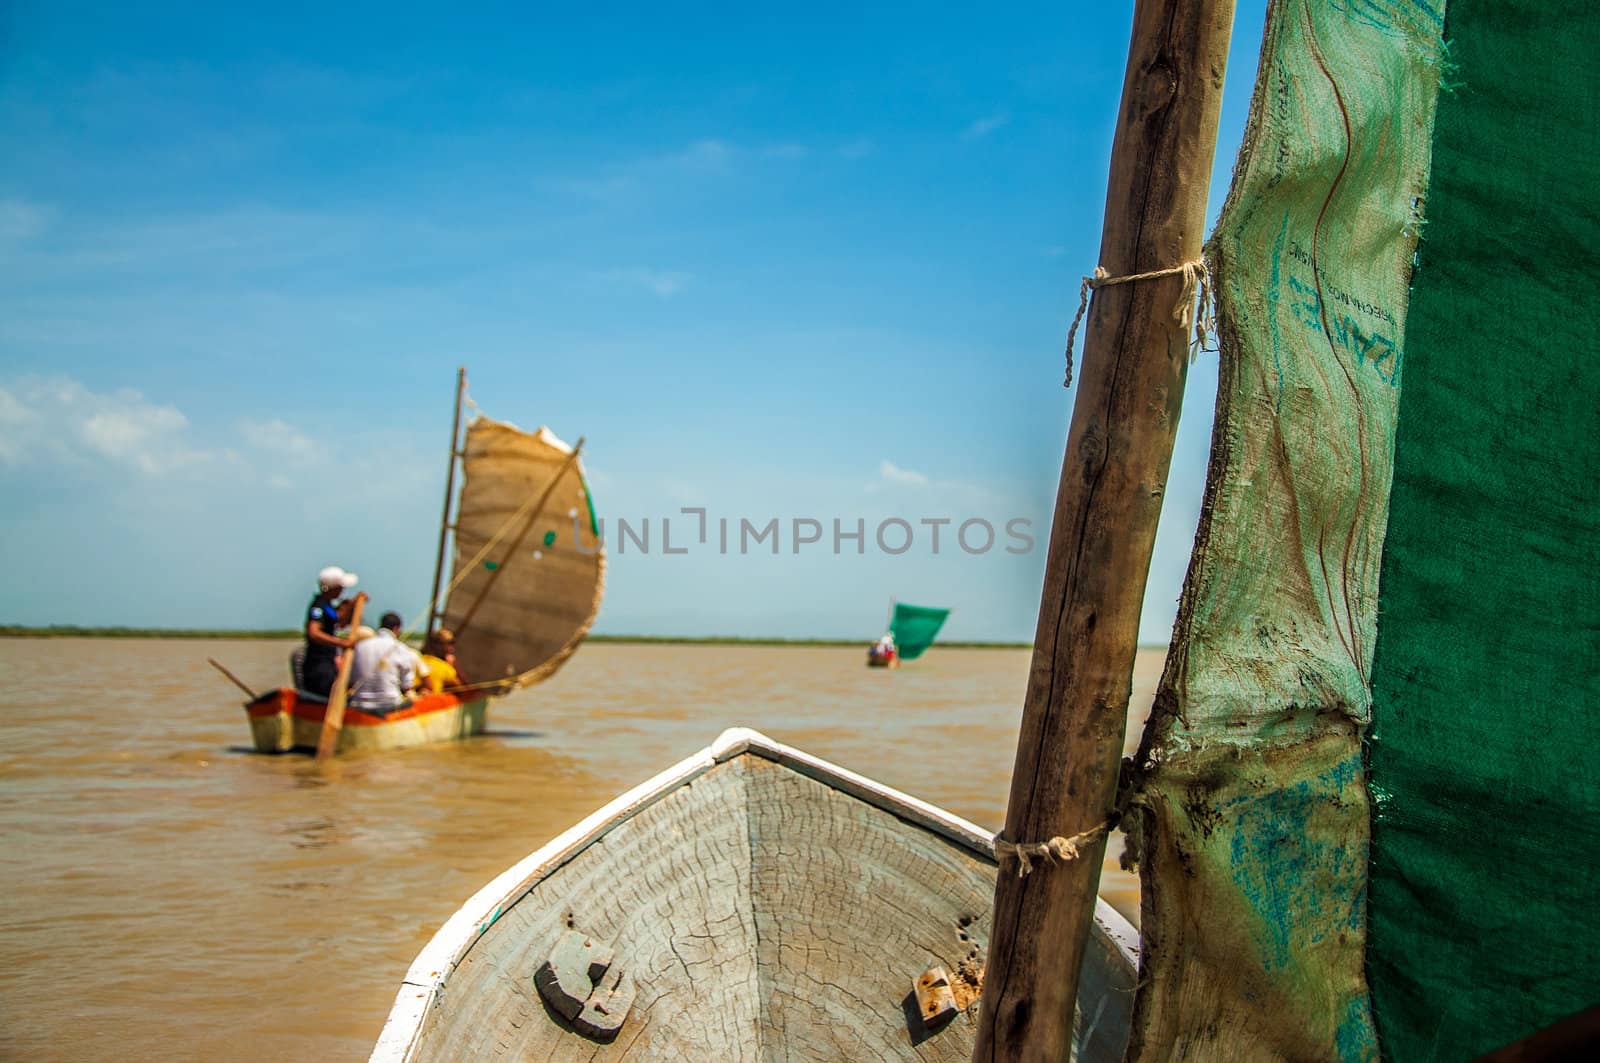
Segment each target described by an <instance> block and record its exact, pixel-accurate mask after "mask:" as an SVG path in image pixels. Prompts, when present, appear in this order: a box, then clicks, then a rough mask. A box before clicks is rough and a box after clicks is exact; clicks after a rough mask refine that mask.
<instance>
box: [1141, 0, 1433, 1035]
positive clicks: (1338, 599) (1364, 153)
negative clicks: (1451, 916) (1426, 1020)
mask: <svg viewBox="0 0 1600 1063" xmlns="http://www.w3.org/2000/svg"><path fill="white" fill-rule="evenodd" d="M1441 29H1442V27H1441V23H1440V19H1439V15H1438V7H1437V5H1425V4H1420V3H1404V2H1396V3H1365V2H1362V3H1348V2H1344V0H1274V3H1272V5H1271V7H1270V8H1269V11H1268V15H1267V25H1266V34H1265V39H1264V41H1263V45H1262V52H1261V65H1260V68H1259V71H1258V73H1257V78H1256V85H1255V92H1254V97H1253V99H1252V101H1251V109H1250V120H1249V125H1248V127H1247V129H1246V133H1245V141H1244V144H1243V147H1242V148H1241V151H1240V155H1239V161H1238V164H1237V166H1236V167H1235V170H1234V180H1233V187H1232V189H1231V190H1230V191H1229V194H1228V200H1227V203H1226V205H1225V206H1224V208H1223V211H1222V216H1221V218H1220V219H1219V220H1218V222H1217V227H1216V231H1215V232H1214V234H1213V235H1212V238H1211V240H1210V242H1209V244H1208V247H1207V250H1208V254H1209V257H1210V259H1211V269H1212V276H1213V279H1214V280H1215V282H1216V291H1217V316H1218V322H1219V325H1220V326H1221V333H1222V344H1221V348H1222V349H1221V353H1220V359H1221V369H1220V380H1219V391H1218V396H1217V415H1216V422H1215V425H1216V426H1215V429H1214V435H1213V440H1212V454H1211V467H1210V470H1209V472H1208V476H1207V484H1206V498H1205V508H1204V511H1203V513H1202V516H1201V522H1200V528H1199V532H1198V535H1197V538H1196V543H1195V551H1194V555H1193V558H1192V560H1191V562H1190V568H1189V573H1188V577H1187V580H1186V582H1185V585H1184V594H1183V600H1182V603H1181V605H1180V606H1179V613H1178V620H1177V624H1176V626H1175V627H1174V630H1173V642H1172V648H1171V651H1170V652H1169V654H1168V657H1167V665H1166V671H1165V674H1164V675H1163V677H1162V681H1161V687H1160V690H1159V692H1158V694H1157V697H1156V702H1155V705H1154V708H1153V710H1152V712H1151V716H1150V720H1149V724H1148V725H1147V728H1146V730H1145V733H1144V737H1143V741H1142V744H1141V747H1140V750H1139V756H1138V758H1137V760H1136V762H1135V764H1134V766H1133V771H1132V772H1131V780H1132V783H1133V786H1132V788H1131V792H1130V793H1129V794H1128V812H1127V814H1126V815H1125V816H1124V818H1123V821H1122V822H1123V825H1124V829H1125V830H1126V831H1127V833H1128V838H1129V843H1130V853H1131V855H1132V856H1133V857H1134V858H1135V859H1137V860H1138V862H1139V864H1140V871H1141V875H1142V884H1143V896H1142V900H1141V903H1142V913H1143V918H1142V924H1141V927H1140V931H1141V936H1142V941H1143V951H1142V955H1141V969H1140V988H1139V993H1138V996H1137V999H1136V1003H1135V1030H1134V1033H1133V1041H1132V1044H1131V1046H1130V1049H1129V1058H1130V1060H1133V1061H1134V1063H1158V1061H1159V1063H1167V1061H1170V1060H1176V1059H1182V1060H1186V1061H1190V1063H1194V1061H1200V1060H1207V1061H1210V1060H1215V1061H1219V1063H1220V1061H1227V1063H1237V1061H1241V1060H1296V1061H1302V1063H1303V1061H1313V1060H1325V1061H1333V1060H1338V1061H1341V1063H1358V1061H1367V1060H1373V1059H1375V1058H1376V1057H1377V1054H1378V1042H1377V1037H1376V1033H1375V1028H1374V1023H1373V1018H1372V1013H1371V1009H1370V1007H1369V1003H1368V993H1367V985H1366V981H1365V975H1364V970H1365V964H1364V960H1365V953H1364V946H1365V930H1366V914H1367V913H1366V881H1367V841H1368V823H1369V818H1368V807H1367V806H1368V802H1367V787H1366V779H1365V776H1364V773H1363V770H1362V769H1363V764H1362V746H1361V733H1362V730H1363V728H1365V726H1366V724H1367V721H1368V712H1369V707H1370V692H1369V687H1368V683H1369V680H1370V675H1371V663H1372V653H1373V647H1374V645H1375V643H1376V630H1377V627H1378V624H1379V616H1378V579H1379V566H1380V560H1381V557H1382V547H1383V535H1384V528H1385V525H1386V519H1387V499H1388V490H1389V482H1390V474H1391V470H1392V467H1393V466H1392V455H1393V439H1394V426H1395V418H1396V415H1397V409H1398V399H1399V394H1398V387H1399V378H1400V371H1401V366H1402V364H1403V359H1404V352H1403V351H1402V348H1401V342H1402V339H1403V336H1404V331H1403V330H1404V327H1405V319H1406V297H1407V292H1408V283H1409V279H1410V272H1411V263H1412V258H1413V255H1414V253H1415V248H1416V240H1417V236H1416V234H1417V229H1418V218H1417V208H1418V204H1419V203H1420V202H1421V200H1422V198H1423V197H1424V195H1425V193H1426V190H1427V181H1428V149H1429V145H1430V143H1431V140H1432V128H1431V122H1432V116H1433V105H1434V100H1435V99H1436V98H1437V96H1438V90H1439V71H1440V69H1441V64H1440V62H1439V60H1440V54H1441V38H1440V33H1441Z"/></svg>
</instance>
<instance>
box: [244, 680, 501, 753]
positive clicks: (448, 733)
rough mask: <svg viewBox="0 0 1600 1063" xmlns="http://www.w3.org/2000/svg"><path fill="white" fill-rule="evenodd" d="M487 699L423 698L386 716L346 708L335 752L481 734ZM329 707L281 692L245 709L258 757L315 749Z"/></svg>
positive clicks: (477, 696) (457, 696)
mask: <svg viewBox="0 0 1600 1063" xmlns="http://www.w3.org/2000/svg"><path fill="white" fill-rule="evenodd" d="M488 709H489V698H488V697H487V696H485V695H482V694H467V695H465V696H463V695H461V694H454V693H449V692H446V693H443V694H428V695H426V696H424V697H420V698H418V699H417V700H416V701H414V702H412V703H411V705H409V706H408V707H406V708H404V709H398V710H396V711H394V712H391V713H389V714H388V715H386V716H377V715H374V714H372V713H368V712H362V711H361V710H360V709H354V708H347V709H345V713H344V727H343V728H342V729H341V730H340V732H339V746H338V752H340V753H353V752H370V751H377V750H384V749H405V748H407V747H409V746H420V745H427V744H429V743H432V742H450V741H454V740H455V739H458V738H466V737H467V736H468V735H475V734H481V733H483V729H484V727H485V725H486V722H487V716H488ZM327 711H328V704H327V702H325V701H322V700H321V699H318V698H313V697H310V696H309V695H305V694H301V693H300V692H298V691H295V690H291V689H290V688H288V687H280V688H279V689H277V690H274V691H272V692H270V693H267V694H263V695H261V696H260V697H258V698H256V700H254V701H252V702H250V703H249V704H247V705H246V706H245V713H246V714H247V715H248V716H249V719H250V736H251V738H253V739H254V740H255V746H256V750H257V751H258V752H261V753H287V752H289V751H290V750H292V749H310V750H314V749H316V748H317V739H318V738H319V737H320V736H321V734H322V719H323V717H324V716H325V715H326V714H327Z"/></svg>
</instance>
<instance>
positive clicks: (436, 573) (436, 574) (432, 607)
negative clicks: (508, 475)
mask: <svg viewBox="0 0 1600 1063" xmlns="http://www.w3.org/2000/svg"><path fill="white" fill-rule="evenodd" d="M466 390H467V367H466V366H464V365H463V366H459V367H457V369H456V410H455V416H454V417H452V418H451V420H450V464H449V466H448V467H447V469H448V471H446V473H445V477H444V513H443V515H442V516H440V518H439V553H438V555H437V556H436V557H435V558H434V562H433V593H432V594H430V595H428V625H427V634H429V635H432V634H433V622H434V621H435V620H436V619H438V616H439V584H440V582H441V581H442V580H443V579H444V545H445V541H446V539H447V538H448V537H449V533H450V505H451V503H453V502H454V501H455V497H456V459H457V458H459V457H460V456H461V453H460V443H461V396H462V395H463V394H465V392H466Z"/></svg>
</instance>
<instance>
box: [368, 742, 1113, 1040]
mask: <svg viewBox="0 0 1600 1063" xmlns="http://www.w3.org/2000/svg"><path fill="white" fill-rule="evenodd" d="M995 874H996V865H995V860H994V850H993V842H992V838H991V836H990V835H989V834H987V833H986V832H984V831H983V830H981V829H979V828H978V827H976V826H974V825H972V824H971V823H968V822H966V821H965V820H961V819H959V818H957V817H955V816H951V815H949V814H948V813H946V812H943V811H941V810H939V809H937V808H934V807H933V806H931V805H927V804H924V803H922V802H920V801H917V800H916V799H914V798H911V797H907V796H906V795H904V794H901V793H898V792H896V791H894V790H890V789H888V788H887V787H884V786H881V785H879V784H877V783H875V782H873V781H872V780H870V779H866V778H863V777H861V776H859V775H855V774H853V773H851V772H848V771H845V770H843V769H841V768H837V767H835V766H833V765H831V764H828V763H827V762H825V761H821V760H818V759H816V758H814V757H811V756H808V755H807V754H805V753H801V752H800V751H798V750H795V749H792V748H789V747H786V746H782V745H779V744H777V743H774V742H772V741H771V740H770V739H767V738H765V737H764V736H762V735H760V734H757V733H756V732H754V731H748V730H743V729H739V730H734V731H729V732H726V733H725V734H724V735H722V737H721V738H719V739H718V740H717V742H716V743H715V744H714V745H712V746H711V747H710V748H708V749H706V750H703V751H702V752H701V753H699V754H697V755H696V756H694V757H690V758H689V759H687V760H685V761H683V762H682V763H680V764H678V765H677V766H675V767H673V768H671V769H669V770H668V771H666V772H663V773H662V774H661V775H658V776H656V777H655V778H654V779H651V780H650V781H648V782H646V783H644V784H643V785H641V786H639V787H637V788H635V789H634V790H632V791H629V792H628V793H627V794H624V795H623V796H622V797H620V798H618V799H617V800H616V801H614V802H612V803H611V804H610V805H607V806H606V807H605V808H603V809H601V810H600V811H598V812H596V813H595V814H594V815H592V816H590V817H589V818H588V819H586V820H584V821H583V822H582V823H580V824H578V825H577V826H576V827H573V828H572V829H571V830H569V831H567V832H566V833H565V834H563V835H561V836H560V837H559V838H557V839H555V840H554V841H552V842H551V843H550V844H549V845H546V846H545V847H544V848H542V849H540V850H538V851H537V852H535V853H533V854H532V855H531V856H529V857H527V858H526V859H524V860H522V861H521V862H520V863H518V864H516V865H515V866H513V867H512V868H510V869H508V870H507V871H506V872H505V873H503V874H502V875H500V876H499V877H498V878H496V879H495V880H494V881H493V882H491V883H490V884H489V885H488V886H486V887H485V888H484V889H483V890H481V891H479V893H478V894H477V895H476V896H474V897H473V898H472V899H471V900H470V901H468V902H467V904H466V905H465V906H464V907H463V908H461V910H459V911H458V912H456V913H455V915H453V916H452V917H451V918H450V919H449V921H448V922H446V924H445V925H444V927H443V928H441V929H440V931H439V932H438V934H437V935H435V937H434V939H433V941H432V942H431V943H430V944H429V945H428V946H427V948H425V949H424V950H423V951H422V953H421V954H420V955H419V956H418V957H417V959H416V961H415V963H413V964H412V967H411V970H410V971H409V973H408V974H407V975H406V979H405V982H404V984H403V985H402V986H401V989H400V993H399V995H398V997H397V998H396V1001H395V1005H394V1009H393V1011H392V1012H391V1013H390V1016H389V1020H388V1023H387V1024H386V1025H385V1027H384V1030H383V1034H382V1036H381V1037H380V1039H379V1041H378V1044H377V1046H376V1048H375V1050H374V1052H373V1054H372V1059H373V1060H374V1061H382V1063H396V1061H401V1060H405V1061H413V1060H454V1059H472V1058H487V1057H491V1056H492V1057H494V1058H497V1059H499V1058H516V1059H529V1060H533V1059H537V1060H546V1059H557V1060H562V1059H584V1060H622V1059H708V1060H709V1059H716V1060H740V1059H777V1058H783V1059H789V1058H796V1059H828V1060H833V1059H862V1060H866V1059H872V1060H878V1059H926V1060H959V1061H962V1063H965V1061H966V1060H967V1059H968V1058H969V1056H970V1054H971V1051H972V1046H973V1035H974V1031H975V1027H974V1022H973V1020H974V1017H975V1015H976V1009H977V1007H978V1005H977V1003H976V1002H972V1003H970V1004H968V1003H967V1001H966V1000H965V999H964V997H965V993H964V992H963V991H964V990H965V989H967V988H969V981H968V979H969V977H970V976H972V975H977V977H978V978H981V974H979V973H978V972H979V971H980V970H981V966H982V964H983V963H984V962H985V960H986V958H987V957H986V952H985V949H986V943H987V941H988V938H989V920H990V907H991V903H992V899H993V891H994V882H995ZM574 930H575V931H577V932H579V933H580V934H582V935H585V936H586V937H587V939H588V940H590V941H592V942H593V943H594V945H595V947H596V948H597V949H602V950H603V949H611V950H613V951H614V961H613V962H614V968H615V969H614V970H612V971H611V972H610V976H611V977H615V976H616V974H617V973H618V972H619V971H621V972H625V973H626V980H625V981H626V984H629V985H630V986H631V988H630V989H629V992H630V994H631V995H632V999H631V1001H630V1002H629V1003H630V1005H631V1006H629V1007H628V1008H627V1009H626V1011H625V1018H623V1019H622V1020H621V1025H620V1029H617V1030H616V1031H615V1034H614V1035H612V1036H610V1037H609V1038H608V1037H606V1036H603V1035H599V1036H597V1035H594V1034H592V1033H591V1034H588V1035H586V1034H585V1033H583V1032H580V1029H581V1027H582V1023H581V1022H579V1023H577V1024H574V1023H573V1022H569V1021H568V1020H567V1019H566V1018H564V1017H563V1015H562V1014H561V1013H560V1011H559V1010H558V1009H557V1007H554V1006H552V1004H551V1003H550V997H549V996H548V995H547V994H546V993H545V992H543V991H541V989H539V988H536V986H535V982H534V976H535V974H536V972H539V971H540V969H541V967H542V966H543V965H544V964H545V963H546V961H547V960H549V959H551V957H552V952H553V951H554V950H556V949H557V947H558V945H559V944H560V943H561V942H562V941H563V939H564V938H565V937H566V935H568V934H569V933H570V932H571V931H574ZM1136 948H1137V937H1136V934H1135V932H1134V931H1133V929H1132V928H1131V927H1130V926H1129V925H1128V924H1127V923H1126V921H1124V920H1123V919H1122V918H1121V917H1120V916H1118V915H1117V914H1116V913H1115V912H1114V911H1112V910H1111V908H1110V907H1109V906H1107V905H1105V904H1104V903H1103V902H1102V903H1101V904H1100V906H1099V909H1098V911H1097V919H1096V927H1095V933H1094V934H1093V935H1092V939H1091V944H1090V947H1089V952H1088V959H1087V960H1086V962H1085V964H1084V977H1083V980H1082V985H1083V990H1082V996H1081V997H1080V1012H1081V1022H1080V1025H1079V1033H1078V1042H1079V1058H1080V1059H1083V1060H1089V1061H1099V1060H1105V1061H1111V1060H1120V1059H1121V1056H1122V1051H1123V1048H1124V1046H1125V1045H1126V1042H1127V1031H1128V1013H1129V1007H1130V1005H1131V1002H1132V995H1133V994H1132V991H1133V987H1134V983H1135V980H1136V973H1135V972H1136V966H1137V965H1136V962H1135V959H1134V950H1135V949H1136ZM936 965H937V966H941V967H943V968H944V969H945V971H947V972H948V973H949V974H950V975H951V976H952V979H951V980H952V982H953V983H955V985H956V988H957V994H956V996H957V1002H958V1004H959V1005H964V1006H965V1010H964V1011H962V1012H960V1013H958V1014H956V1015H955V1017H954V1018H953V1019H951V1020H950V1021H948V1022H946V1023H944V1024H943V1025H942V1026H939V1027H935V1028H933V1029H929V1028H927V1027H925V1026H924V1025H923V1024H922V1021H921V1018H920V1015H919V1012H918V1009H917V1007H916V1004H915V999H916V998H915V996H914V994H913V992H912V986H913V982H914V980H915V979H917V977H918V976H919V975H921V974H922V973H923V972H924V971H925V970H927V969H928V968H930V967H933V966H936ZM546 981H548V979H546ZM586 1014H587V1013H586ZM580 1019H581V1017H580Z"/></svg>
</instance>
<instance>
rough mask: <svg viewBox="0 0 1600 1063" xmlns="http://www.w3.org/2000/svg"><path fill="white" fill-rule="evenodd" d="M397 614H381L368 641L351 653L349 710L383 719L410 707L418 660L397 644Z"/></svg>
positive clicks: (415, 682) (407, 647) (406, 648)
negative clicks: (387, 715)
mask: <svg viewBox="0 0 1600 1063" xmlns="http://www.w3.org/2000/svg"><path fill="white" fill-rule="evenodd" d="M400 628H401V621H400V614H399V613H384V614H383V619H382V620H381V621H379V626H378V630H377V631H376V632H375V633H374V634H373V636H372V637H371V638H368V639H362V640H361V641H360V642H357V643H356V646H355V649H353V650H351V651H350V652H351V653H353V654H354V655H355V656H354V658H353V659H352V660H351V662H350V707H351V708H352V709H359V710H360V711H362V712H370V713H374V714H376V715H379V716H382V715H384V714H385V713H388V712H393V711H394V710H395V709H403V708H405V707H406V706H407V705H409V704H411V688H412V687H414V686H416V684H417V675H418V669H419V666H420V663H421V661H420V658H418V656H417V651H416V650H413V649H412V648H411V647H410V646H407V645H406V644H405V643H403V642H401V641H400Z"/></svg>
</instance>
